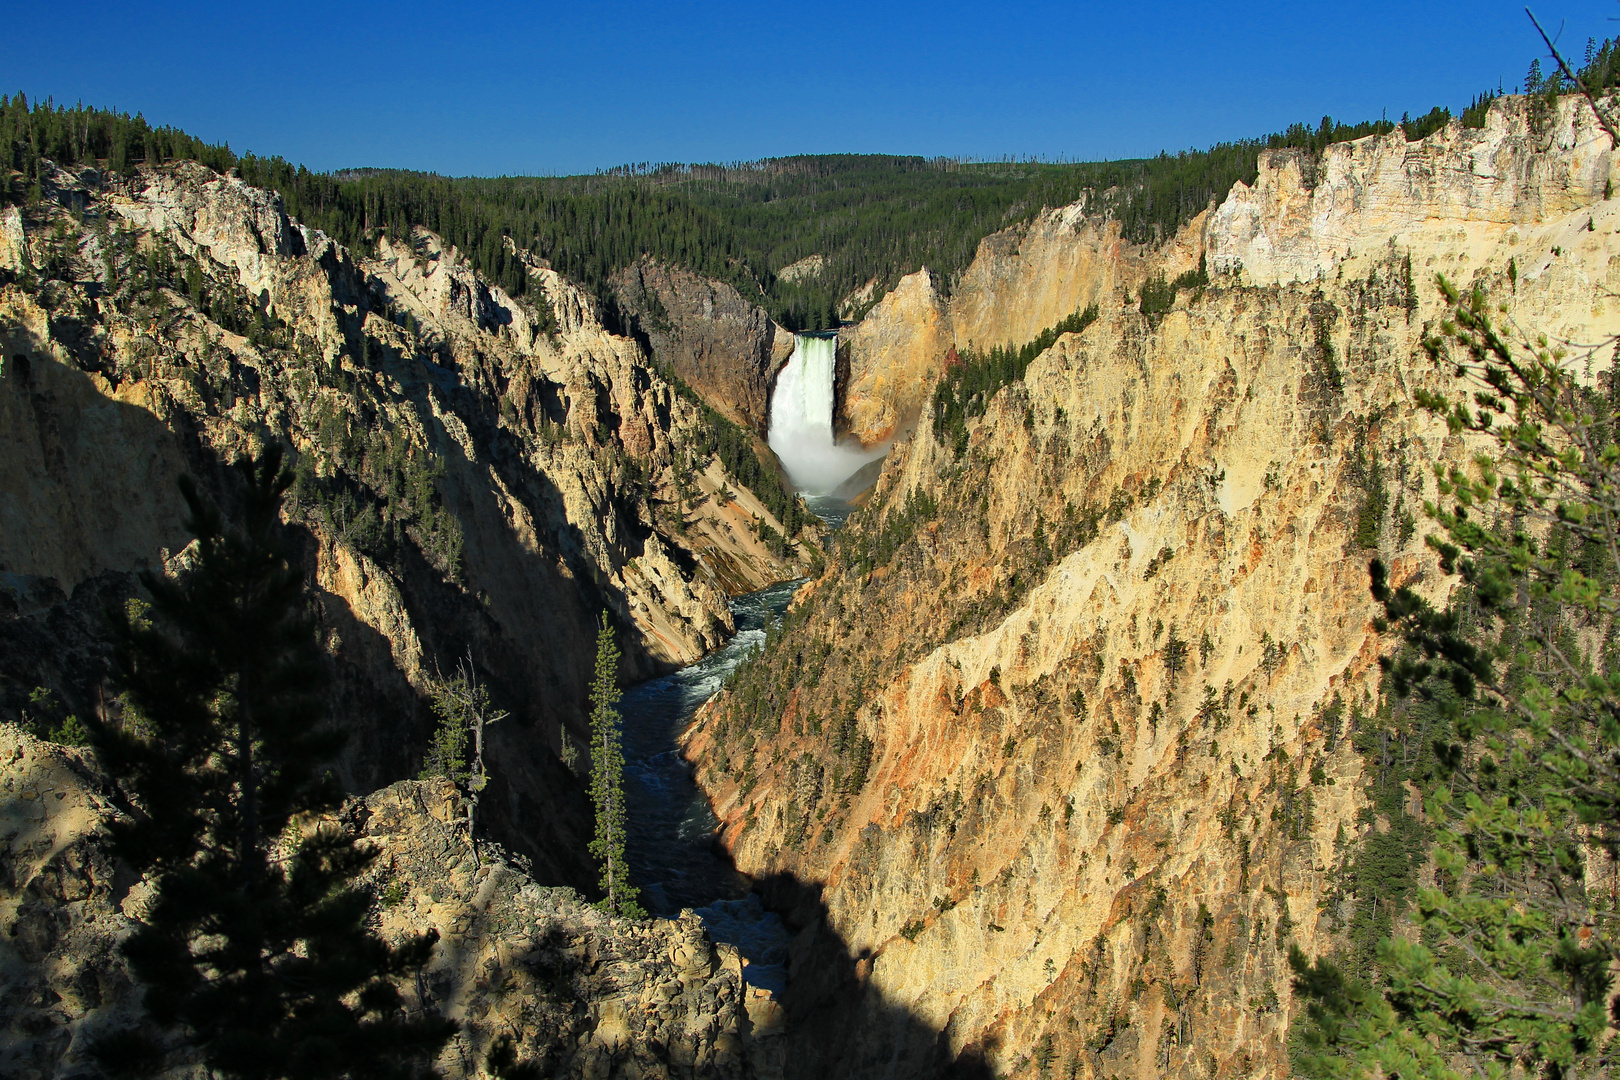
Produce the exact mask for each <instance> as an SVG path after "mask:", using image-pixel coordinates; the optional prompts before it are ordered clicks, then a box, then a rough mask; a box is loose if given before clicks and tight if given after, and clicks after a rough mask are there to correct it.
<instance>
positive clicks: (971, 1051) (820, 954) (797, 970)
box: [756, 873, 995, 1080]
mask: <svg viewBox="0 0 1620 1080" xmlns="http://www.w3.org/2000/svg"><path fill="white" fill-rule="evenodd" d="M756 888H757V889H758V891H759V893H760V895H761V897H762V899H763V900H764V902H765V906H766V907H768V908H770V909H771V910H772V911H775V912H777V913H778V914H779V915H781V917H782V919H783V921H784V922H786V923H787V925H788V927H789V928H790V929H792V930H793V931H794V939H793V945H792V949H791V952H790V960H789V968H788V975H789V980H788V987H787V992H786V994H785V995H784V999H783V1005H784V1006H785V1009H786V1013H787V1025H786V1026H787V1034H786V1038H787V1042H788V1046H787V1057H786V1068H785V1070H784V1076H785V1077H786V1078H787V1080H800V1078H803V1080H813V1078H815V1080H819V1078H821V1077H829V1076H838V1077H849V1078H860V1077H885V1078H890V1080H900V1078H906V1080H909V1078H913V1077H917V1078H921V1077H950V1078H952V1080H990V1078H991V1077H993V1076H994V1075H995V1074H994V1072H993V1071H992V1070H991V1068H990V1065H989V1063H988V1062H987V1061H986V1060H985V1056H984V1050H985V1048H981V1047H976V1046H969V1047H967V1048H965V1049H964V1050H962V1051H960V1052H956V1053H953V1052H952V1050H951V1039H950V1032H949V1030H946V1031H939V1030H936V1029H935V1028H933V1027H931V1026H930V1025H929V1024H927V1023H925V1022H924V1021H923V1020H922V1019H920V1018H919V1017H917V1016H915V1015H913V1014H912V1013H911V1012H910V1011H909V1010H907V1009H905V1008H903V1007H901V1006H899V1005H895V1004H892V1003H889V1002H886V1001H884V1000H883V995H882V994H881V993H880V992H879V991H878V990H877V989H876V988H875V987H874V986H872V984H871V981H870V976H871V971H872V965H873V963H874V961H875V960H876V959H877V957H876V956H875V955H874V954H872V953H871V952H869V951H865V950H862V951H855V950H852V949H851V948H850V947H849V944H848V943H847V942H846V941H845V940H844V939H843V938H842V937H840V936H839V934H838V932H837V931H836V930H834V929H833V928H832V925H831V923H830V922H829V920H828V918H827V905H826V903H825V902H824V901H823V900H822V896H821V893H822V887H821V886H820V885H819V884H815V883H813V882H806V881H801V880H799V879H798V878H797V877H795V876H794V875H792V874H785V873H783V874H774V875H772V876H771V877H768V878H763V879H760V880H759V881H758V882H756Z"/></svg>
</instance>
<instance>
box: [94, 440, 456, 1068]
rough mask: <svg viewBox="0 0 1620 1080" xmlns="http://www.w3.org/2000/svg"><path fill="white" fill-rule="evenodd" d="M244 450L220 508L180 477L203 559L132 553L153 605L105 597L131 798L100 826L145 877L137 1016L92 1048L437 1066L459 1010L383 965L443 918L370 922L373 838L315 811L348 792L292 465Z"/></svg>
mask: <svg viewBox="0 0 1620 1080" xmlns="http://www.w3.org/2000/svg"><path fill="white" fill-rule="evenodd" d="M237 470H238V472H239V474H240V476H241V478H242V480H243V481H244V483H242V484H241V485H240V486H241V488H242V491H241V494H240V512H239V514H237V515H236V516H235V519H234V520H232V521H230V522H227V521H226V520H224V518H223V516H222V514H221V512H220V511H219V509H218V508H217V507H215V506H214V505H213V504H211V503H210V502H209V501H208V500H206V499H205V498H204V497H203V496H201V495H200V494H199V492H198V491H197V488H196V486H195V485H194V484H193V483H191V482H190V480H189V478H187V479H183V480H182V481H181V487H182V489H183V491H184V494H185V498H186V502H187V504H188V505H189V507H190V518H189V520H188V521H187V523H186V524H187V527H188V528H189V529H190V530H191V532H192V533H193V534H195V535H196V537H197V541H198V543H197V546H196V560H195V564H194V566H193V568H192V569H191V570H190V571H189V572H187V573H185V574H184V575H182V576H181V578H179V579H178V580H174V579H170V578H167V577H163V576H160V575H157V574H152V573H147V574H144V575H143V577H142V581H143V583H144V584H145V586H146V588H147V590H148V591H149V592H150V593H151V595H152V604H151V607H150V609H149V610H148V611H147V612H146V613H145V614H142V615H138V616H137V617H135V618H133V619H132V618H130V617H129V615H128V614H125V613H120V614H118V615H117V616H115V619H114V621H115V639H116V642H117V657H118V668H119V673H120V681H121V683H122V685H123V689H124V691H125V694H124V698H123V700H124V701H125V702H126V709H125V711H124V716H123V718H122V720H121V721H119V722H112V721H97V722H95V723H94V725H93V726H94V731H93V738H94V742H95V745H96V748H97V750H98V751H99V753H100V756H101V760H102V762H103V763H104V764H105V766H106V768H107V770H108V771H109V772H110V773H111V774H112V775H113V776H114V777H116V778H117V779H118V781H119V782H120V784H121V785H122V786H123V788H124V789H125V790H126V791H128V792H129V793H130V794H131V795H132V797H133V801H134V803H135V805H136V806H137V807H138V808H139V813H138V814H137V815H136V816H135V817H134V819H133V820H130V821H128V822H125V823H121V824H118V825H116V826H114V831H113V839H114V844H115V847H116V851H117V854H118V856H119V857H120V858H121V859H123V860H124V861H125V862H127V863H128V864H129V865H130V866H132V867H133V868H135V869H137V870H138V871H141V872H143V873H145V874H146V875H148V877H149V878H151V879H152V880H154V882H155V884H156V890H155V893H154V896H153V900H152V904H151V907H150V909H149V912H148V914H147V916H146V921H145V923H144V924H142V925H141V926H140V927H139V929H137V930H136V931H135V933H134V934H133V935H131V937H130V938H129V939H128V940H127V941H126V942H125V944H124V946H123V951H124V954H125V956H126V957H127V958H128V959H129V962H130V966H131V968H132V969H133V971H134V973H135V975H136V977H137V978H138V979H139V981H140V982H141V984H142V985H143V987H144V999H143V1000H144V1006H145V1013H146V1019H147V1021H148V1022H149V1023H148V1025H147V1026H145V1027H143V1028H141V1029H129V1030H125V1031H121V1032H118V1033H114V1034H111V1035H109V1036H106V1037H104V1038H103V1039H102V1040H101V1042H100V1043H99V1044H98V1046H97V1057H98V1058H99V1059H100V1060H101V1062H102V1063H103V1064H104V1066H106V1067H107V1068H108V1069H109V1071H112V1072H115V1073H121V1074H124V1075H141V1074H145V1073H150V1072H155V1071H157V1070H159V1069H160V1068H162V1067H163V1065H164V1064H165V1058H166V1055H165V1053H164V1050H163V1049H162V1048H160V1043H161V1044H162V1045H163V1047H166V1048H167V1049H169V1050H175V1049H181V1050H182V1052H184V1048H186V1047H189V1048H191V1049H192V1051H193V1052H200V1054H201V1056H202V1059H203V1060H204V1061H205V1062H206V1063H207V1065H208V1067H209V1069H210V1070H212V1071H213V1072H214V1073H216V1074H218V1075H222V1076H228V1077H242V1078H260V1077H263V1078H271V1077H289V1078H315V1077H348V1076H367V1077H400V1078H404V1077H426V1076H431V1075H434V1073H433V1070H432V1067H431V1065H429V1064H428V1062H430V1061H431V1060H432V1058H433V1057H434V1055H435V1054H436V1053H437V1051H438V1049H439V1047H440V1046H442V1045H443V1043H444V1042H445V1040H446V1039H447V1038H449V1036H450V1035H451V1034H452V1033H453V1032H454V1030H455V1025H454V1024H453V1023H452V1022H450V1021H447V1020H442V1019H435V1018H431V1017H422V1018H417V1019H408V1018H406V1016H405V1015H404V1013H403V1010H402V999H401V997H400V994H399V992H398V991H397V990H396V989H395V986H394V983H393V981H391V980H393V979H395V978H397V977H400V976H405V975H408V974H410V973H412V972H416V971H419V970H420V968H421V966H422V965H423V964H424V963H425V962H426V961H427V959H428V957H429V955H430V954H431V952H432V949H433V944H434V942H435V940H436V939H437V935H436V934H434V933H432V932H429V933H428V934H425V935H422V936H420V937H417V938H415V939H414V940H412V941H409V942H406V943H404V944H402V945H399V946H394V947H390V946H389V945H387V944H385V943H384V942H383V941H382V940H381V939H380V938H378V937H377V936H376V935H375V934H373V933H372V932H370V931H369V930H368V929H367V928H366V925H365V922H366V916H367V911H368V909H369V906H370V898H369V896H368V895H367V893H366V892H365V891H364V890H362V889H360V888H358V887H356V885H355V879H356V877H357V876H358V875H359V874H360V873H361V872H362V871H363V870H364V869H365V868H366V866H367V865H368V864H369V863H370V862H371V860H372V858H373V857H374V852H372V851H370V850H368V849H366V848H365V847H363V846H361V845H359V844H357V843H356V841H355V839H354V837H353V836H352V835H351V834H349V833H348V832H347V831H345V830H343V829H341V828H339V827H337V826H335V825H332V824H323V823H320V818H321V817H322V816H323V815H326V814H328V813H329V812H330V811H332V810H333V809H335V808H336V807H337V805H338V804H339V801H340V799H341V791H340V790H339V788H338V785H337V783H336V781H335V779H334V778H333V776H332V774H331V773H330V772H329V771H327V770H326V769H325V768H324V767H323V763H324V762H326V761H329V760H330V759H331V758H332V757H333V755H334V754H336V752H337V751H338V749H339V748H340V747H341V745H342V743H343V736H342V735H341V733H339V732H336V731H334V730H332V729H331V728H330V727H327V726H325V725H324V724H323V723H322V720H323V719H324V713H325V708H324V705H325V697H324V695H323V690H324V680H323V674H324V665H323V659H322V654H321V648H320V644H319V639H318V636H317V631H316V627H315V623H314V620H313V619H312V617H311V616H310V614H309V613H308V611H307V606H306V605H307V601H306V594H305V586H304V576H303V570H302V568H301V567H300V565H299V563H298V560H297V557H296V555H295V554H294V552H293V550H292V548H291V547H290V545H289V544H288V542H287V541H286V540H285V539H283V538H282V536H281V535H280V530H279V527H278V521H279V510H280V506H281V499H282V495H283V493H284V492H285V491H286V490H287V487H288V486H289V485H290V484H291V483H292V474H291V473H290V472H288V471H285V470H283V469H282V468H281V453H280V451H279V449H277V448H274V447H272V448H269V449H267V450H266V451H265V452H264V453H263V454H262V455H260V457H259V458H258V460H257V461H250V460H248V459H247V458H245V457H244V458H242V459H240V460H238V462H237ZM154 1029H155V1030H156V1031H158V1032H161V1034H158V1035H156V1036H154ZM177 1043H178V1044H179V1046H178V1047H177V1046H176V1044H177Z"/></svg>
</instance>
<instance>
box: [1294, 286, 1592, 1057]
mask: <svg viewBox="0 0 1620 1080" xmlns="http://www.w3.org/2000/svg"><path fill="white" fill-rule="evenodd" d="M1440 285H1441V288H1442V290H1443V291H1444V293H1445V295H1446V298H1447V300H1448V301H1449V303H1450V305H1451V312H1450V318H1448V319H1447V320H1445V321H1444V322H1443V323H1442V324H1441V329H1440V334H1439V335H1436V336H1433V337H1430V338H1428V339H1427V340H1426V341H1425V342H1424V344H1425V346H1426V348H1428V350H1429V351H1430V352H1431V354H1432V355H1433V356H1434V358H1435V359H1436V361H1438V362H1439V364H1440V365H1441V370H1444V371H1452V372H1455V373H1456V375H1457V376H1458V378H1459V382H1460V384H1461V387H1462V390H1463V392H1461V393H1457V392H1452V393H1438V392H1434V391H1425V390H1419V391H1418V393H1417V400H1418V402H1419V404H1420V405H1422V406H1424V407H1425V408H1427V409H1429V410H1431V411H1433V412H1434V413H1435V414H1437V415H1438V416H1440V417H1442V418H1444V419H1445V420H1446V422H1447V424H1448V426H1449V427H1450V429H1451V431H1452V432H1453V433H1460V432H1465V431H1466V432H1469V433H1472V434H1473V435H1474V436H1476V437H1478V438H1480V439H1482V440H1483V439H1489V440H1492V441H1493V443H1494V445H1490V451H1489V452H1487V453H1480V454H1478V455H1476V456H1475V457H1474V459H1473V461H1472V462H1471V463H1470V466H1471V467H1470V468H1468V470H1467V471H1466V472H1465V471H1464V470H1463V468H1460V467H1458V466H1457V465H1452V466H1451V467H1450V468H1449V470H1448V471H1441V470H1438V469H1437V470H1436V472H1437V480H1438V489H1439V493H1440V496H1441V497H1442V500H1443V501H1442V502H1440V504H1439V505H1436V504H1432V503H1431V504H1428V505H1427V507H1426V509H1427V512H1428V514H1429V516H1430V518H1431V519H1432V520H1433V521H1434V522H1435V524H1436V525H1437V526H1439V529H1438V531H1437V532H1436V533H1435V534H1433V535H1431V536H1430V537H1429V544H1430V546H1431V547H1432V548H1433V549H1434V551H1435V552H1436V554H1437V555H1438V556H1439V560H1438V561H1439V564H1440V569H1441V570H1442V571H1443V572H1445V573H1447V574H1453V573H1454V574H1457V575H1459V576H1460V578H1461V580H1462V588H1461V589H1459V590H1458V595H1457V602H1456V603H1454V604H1452V605H1450V606H1448V607H1445V608H1436V607H1433V606H1431V605H1430V604H1429V603H1428V602H1427V601H1426V600H1425V599H1424V598H1423V597H1421V596H1420V595H1418V594H1417V593H1415V592H1414V591H1412V590H1411V589H1410V588H1395V587H1394V586H1393V585H1392V584H1391V582H1390V580H1389V576H1388V573H1387V571H1386V570H1385V569H1384V567H1383V566H1382V565H1381V564H1379V563H1378V562H1377V561H1374V562H1373V564H1372V567H1371V570H1372V586H1373V596H1374V599H1376V600H1377V601H1378V602H1380V603H1381V604H1382V605H1383V607H1384V614H1385V619H1384V620H1381V621H1380V628H1384V629H1390V630H1393V631H1396V632H1398V633H1399V635H1400V637H1401V639H1402V642H1403V645H1404V649H1403V651H1401V652H1399V653H1397V654H1396V655H1395V656H1394V657H1392V658H1391V659H1389V660H1388V661H1386V662H1385V670H1386V672H1387V674H1388V676H1389V678H1390V684H1391V688H1392V689H1393V690H1394V692H1395V694H1396V696H1398V697H1405V696H1408V695H1417V696H1419V697H1420V698H1421V699H1422V700H1424V701H1425V702H1427V703H1428V704H1429V705H1430V706H1432V707H1433V710H1434V713H1435V715H1436V716H1437V717H1438V718H1439V719H1440V721H1441V724H1442V725H1443V726H1438V730H1435V731H1434V732H1432V734H1431V737H1432V740H1433V742H1432V747H1433V751H1434V753H1435V756H1436V759H1437V768H1436V771H1435V775H1433V776H1432V777H1430V778H1427V779H1426V780H1425V784H1426V790H1425V791H1424V794H1425V796H1426V797H1425V799H1424V810H1425V816H1426V818H1427V820H1428V821H1429V822H1431V823H1433V825H1434V842H1433V845H1432V847H1431V849H1430V851H1429V852H1428V854H1429V856H1430V858H1431V859H1432V861H1433V865H1434V868H1435V870H1434V878H1433V884H1432V885H1429V886H1426V887H1423V888H1419V889H1417V890H1416V897H1415V899H1416V908H1417V914H1418V916H1419V918H1420V919H1421V921H1422V932H1421V934H1416V933H1412V934H1400V933H1390V934H1388V936H1386V937H1385V938H1384V939H1383V940H1382V941H1380V942H1379V943H1378V946H1377V959H1378V964H1377V970H1376V971H1375V972H1374V977H1373V978H1372V979H1364V978H1360V977H1358V976H1357V974H1356V973H1355V972H1353V971H1349V970H1346V969H1345V968H1344V967H1343V966H1341V965H1340V964H1338V963H1335V962H1334V961H1333V960H1332V959H1331V958H1317V959H1316V960H1315V961H1314V962H1313V961H1311V960H1310V959H1309V958H1308V957H1306V956H1305V955H1304V953H1303V952H1301V951H1300V950H1299V948H1298V947H1297V946H1296V947H1294V948H1293V949H1292V950H1291V953H1290V957H1289V960H1290V963H1291V965H1292V967H1293V969H1294V974H1295V979H1294V987H1295V990H1296V991H1297V992H1298V994H1299V996H1300V997H1301V998H1302V999H1303V1003H1304V1005H1305V1009H1304V1015H1303V1016H1302V1017H1301V1018H1300V1020H1299V1021H1297V1024H1298V1027H1297V1029H1296V1038H1297V1040H1298V1042H1297V1046H1298V1050H1297V1053H1296V1055H1295V1062H1294V1064H1295V1071H1296V1072H1297V1073H1299V1074H1300V1075H1304V1076H1321V1077H1335V1078H1337V1077H1362V1076H1384V1077H1395V1076H1399V1077H1408V1076H1410V1077H1420V1076H1421V1077H1433V1078H1435V1080H1463V1078H1464V1077H1509V1076H1525V1077H1533V1076H1543V1077H1574V1076H1608V1075H1611V1074H1612V1072H1613V1071H1614V1070H1615V1068H1616V1066H1617V1065H1620V1041H1617V1040H1615V1039H1614V1038H1613V1037H1612V1031H1613V1026H1614V1022H1615V1020H1616V1009H1615V1006H1614V1000H1615V999H1614V990H1615V982H1616V979H1615V960H1616V958H1617V957H1620V919H1617V917H1616V911H1615V907H1616V905H1615V902H1614V901H1615V898H1614V891H1613V880H1614V878H1613V873H1614V870H1613V868H1614V866H1615V865H1616V862H1617V860H1620V665H1617V664H1616V662H1615V660H1616V658H1615V657H1614V656H1613V654H1608V655H1599V654H1598V653H1599V650H1598V646H1599V645H1600V643H1601V642H1602V640H1603V639H1604V637H1605V630H1606V633H1607V634H1608V635H1612V634H1613V633H1614V629H1615V627H1616V626H1617V624H1620V442H1617V441H1616V437H1615V433H1616V431H1617V426H1620V408H1617V405H1620V403H1617V402H1616V401H1615V400H1614V399H1613V398H1612V397H1611V398H1610V399H1609V400H1603V399H1602V398H1601V397H1599V396H1598V395H1597V394H1594V393H1592V392H1591V391H1590V390H1589V389H1588V388H1586V387H1583V386H1582V385H1581V384H1580V382H1579V377H1578V373H1579V372H1580V371H1581V370H1582V368H1583V367H1586V368H1587V369H1588V370H1590V366H1591V365H1592V364H1593V361H1594V359H1595V357H1594V356H1592V355H1588V356H1586V357H1584V358H1580V359H1575V358H1570V357H1567V356H1565V355H1564V354H1563V353H1562V352H1561V351H1558V350H1555V349H1554V348H1553V347H1551V346H1549V344H1548V342H1547V338H1545V337H1540V338H1539V339H1538V338H1534V337H1530V336H1528V335H1526V336H1524V337H1518V338H1516V337H1515V336H1514V335H1515V333H1516V331H1515V329H1513V324H1512V323H1510V322H1509V321H1508V320H1507V319H1505V318H1504V319H1503V320H1502V321H1501V324H1500V325H1499V324H1498V323H1497V321H1496V317H1495V313H1496V305H1495V304H1494V303H1492V302H1491V301H1490V299H1489V298H1488V297H1487V296H1486V294H1485V293H1484V291H1483V290H1476V291H1475V292H1474V293H1473V294H1472V295H1468V296H1464V295H1462V294H1461V293H1459V292H1458V291H1457V290H1456V289H1455V288H1453V287H1452V286H1451V285H1449V284H1448V283H1447V282H1445V281H1444V280H1443V279H1442V280H1441V282H1440ZM1583 361H1584V362H1583ZM1610 378H1611V380H1612V379H1613V378H1614V376H1613V374H1612V373H1611V375H1610ZM1612 385H1613V384H1612V382H1611V387H1612ZM1488 445H1489V444H1488ZM1588 627H1590V628H1594V629H1593V630H1592V631H1590V636H1589V637H1588V639H1587V641H1586V643H1585V644H1583V643H1582V641H1581V640H1580V638H1578V637H1577V635H1576V630H1577V628H1588ZM1610 640H1612V638H1610Z"/></svg>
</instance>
